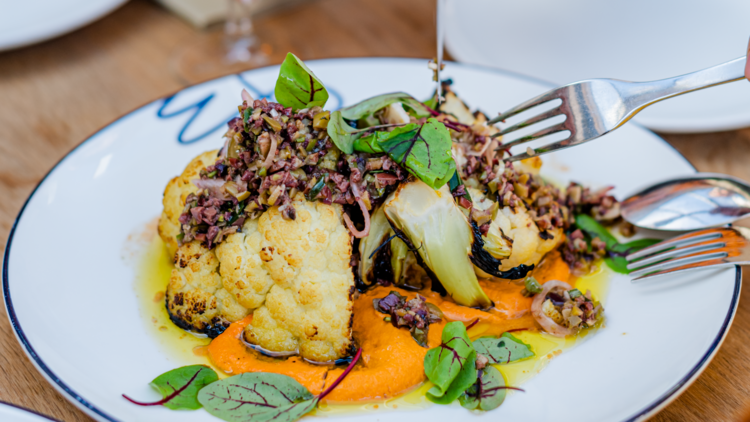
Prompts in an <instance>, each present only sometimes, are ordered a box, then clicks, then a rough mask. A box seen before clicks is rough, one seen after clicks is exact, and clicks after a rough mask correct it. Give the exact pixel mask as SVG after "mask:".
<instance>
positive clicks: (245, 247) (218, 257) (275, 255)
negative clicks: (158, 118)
mask: <svg viewBox="0 0 750 422" xmlns="http://www.w3.org/2000/svg"><path fill="white" fill-rule="evenodd" d="M215 160H216V152H215V151H212V152H208V153H204V154H201V155H199V156H198V157H196V158H195V159H193V160H192V161H191V162H190V164H189V165H188V166H187V168H186V169H185V171H184V172H183V173H182V174H181V175H180V176H178V177H175V178H174V179H172V180H171V181H170V182H169V184H168V185H167V188H166V190H165V192H164V201H163V203H164V211H163V213H162V216H161V219H160V221H159V226H158V227H159V235H160V236H161V238H162V239H163V240H164V243H165V245H166V247H167V249H168V250H169V252H170V253H172V250H174V263H175V267H174V269H173V270H172V273H171V276H170V280H169V284H168V285H167V291H166V307H167V311H168V312H169V315H170V318H171V319H172V321H173V322H174V323H175V324H176V325H177V326H179V327H181V328H183V329H186V330H191V331H195V332H199V333H205V334H207V335H208V336H209V337H216V336H217V335H219V334H221V333H222V332H223V331H224V329H226V327H228V326H229V324H231V323H232V322H235V321H238V320H240V319H242V318H244V317H246V316H247V315H249V314H251V313H252V314H253V319H252V322H251V324H250V325H248V326H247V328H246V330H245V332H244V337H245V340H246V341H247V342H249V343H252V344H255V345H258V346H260V347H261V348H262V349H265V350H268V351H272V352H298V353H299V355H300V356H302V357H304V358H306V359H309V360H312V361H320V362H326V361H331V360H335V359H338V358H341V357H344V356H346V355H347V354H348V352H349V351H350V350H351V346H352V340H351V319H352V295H353V291H354V274H353V272H352V269H351V266H350V262H351V254H352V240H351V235H350V234H349V231H348V229H347V228H346V226H345V225H344V223H343V220H342V213H343V210H342V208H341V206H340V205H338V204H332V205H327V204H324V203H321V202H309V201H307V200H306V199H305V197H304V195H303V194H302V193H298V194H297V195H296V196H295V198H293V206H294V207H295V209H296V210H297V216H296V219H294V220H287V219H284V218H283V217H282V213H281V211H280V210H279V207H277V206H275V207H271V208H270V209H268V210H267V211H266V212H264V213H263V214H262V215H261V216H260V217H259V218H256V219H248V220H247V221H246V222H245V223H244V225H243V227H242V230H241V231H238V232H237V233H233V234H230V235H229V236H227V238H226V239H225V240H224V241H223V242H221V243H220V244H219V245H217V246H216V247H215V248H214V249H212V250H209V249H208V248H207V247H206V246H204V245H203V244H202V243H201V242H200V241H197V240H194V241H191V242H187V243H184V244H182V245H180V244H179V242H178V241H177V235H178V234H179V233H180V223H179V217H180V214H181V213H182V210H183V209H184V205H185V198H186V197H187V196H188V195H189V194H190V193H194V192H197V190H198V189H197V188H196V186H195V185H194V184H193V183H191V180H193V179H196V178H198V177H199V172H200V170H201V169H202V168H205V167H206V166H208V165H210V164H213V162H214V161H215Z"/></svg>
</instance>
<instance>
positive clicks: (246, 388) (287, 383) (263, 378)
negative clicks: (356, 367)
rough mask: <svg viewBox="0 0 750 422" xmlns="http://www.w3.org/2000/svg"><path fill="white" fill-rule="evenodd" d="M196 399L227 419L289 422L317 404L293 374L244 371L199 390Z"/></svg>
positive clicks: (220, 416) (316, 400) (254, 421)
mask: <svg viewBox="0 0 750 422" xmlns="http://www.w3.org/2000/svg"><path fill="white" fill-rule="evenodd" d="M198 401H200V403H201V404H202V405H203V407H204V408H205V409H206V411H208V413H210V414H212V415H214V416H216V417H218V418H220V419H223V420H225V421H231V422H241V421H242V422H266V421H271V420H273V421H275V422H292V421H295V420H297V419H299V418H301V417H302V416H303V415H305V414H306V413H308V412H310V411H311V410H313V409H314V408H315V406H317V404H318V399H317V397H315V396H313V395H312V394H310V392H309V391H307V389H306V388H305V387H304V386H302V385H301V384H300V383H298V382H297V381H296V380H294V378H291V377H288V376H286V375H281V374H272V373H263V372H260V373H245V374H240V375H235V376H233V377H230V378H227V379H224V380H221V381H217V382H215V383H213V384H211V385H209V386H208V387H206V388H204V389H203V390H201V392H200V394H198Z"/></svg>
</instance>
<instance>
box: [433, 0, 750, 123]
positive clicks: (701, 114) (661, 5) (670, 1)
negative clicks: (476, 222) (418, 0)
mask: <svg viewBox="0 0 750 422" xmlns="http://www.w3.org/2000/svg"><path fill="white" fill-rule="evenodd" d="M448 10H449V13H448V14H447V19H446V47H447V48H448V50H449V51H450V53H451V55H452V56H453V57H454V58H455V59H456V60H458V61H461V62H467V63H475V64H481V65H486V66H493V67H499V68H502V69H507V70H511V71H514V72H519V73H523V74H526V75H529V76H534V77H537V78H540V79H542V80H546V81H550V82H553V83H555V84H557V85H562V84H566V83H570V82H575V81H579V80H582V79H590V78H616V79H624V80H631V81H648V80H653V79H662V78H669V77H673V76H677V75H681V74H684V73H689V72H693V71H696V70H700V69H703V68H706V67H710V66H713V65H717V64H720V63H724V62H726V61H729V60H732V59H735V58H737V57H740V56H743V55H745V52H746V47H747V42H748V37H750V29H748V28H749V27H748V24H747V23H748V18H749V17H750V2H749V1H747V0H713V1H705V0H681V1H676V0H631V1H628V2H623V1H619V0H565V1H559V0H525V1H498V0H460V1H459V0H451V3H450V5H449V8H448ZM636 121H637V122H639V123H641V124H643V125H645V126H647V127H649V128H651V129H654V130H659V131H664V132H674V133H681V132H710V131H719V130H730V129H737V128H741V127H745V126H750V82H744V81H740V82H734V83H731V84H727V85H724V86H719V87H715V88H711V89H706V90H703V91H700V92H694V93H690V94H687V95H684V96H681V97H678V98H673V99H670V100H668V101H664V102H662V103H659V104H656V105H654V106H651V107H649V108H647V109H646V110H645V111H643V112H641V113H640V114H638V116H637V117H636Z"/></svg>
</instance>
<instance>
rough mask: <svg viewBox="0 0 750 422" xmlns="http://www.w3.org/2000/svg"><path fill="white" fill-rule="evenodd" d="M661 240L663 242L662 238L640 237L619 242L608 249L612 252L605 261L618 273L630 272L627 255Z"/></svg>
mask: <svg viewBox="0 0 750 422" xmlns="http://www.w3.org/2000/svg"><path fill="white" fill-rule="evenodd" d="M659 242H661V240H660V239H638V240H634V241H632V242H628V243H618V244H616V245H614V246H613V247H612V248H608V249H607V251H608V252H610V254H609V256H607V257H606V258H604V262H605V263H606V264H607V266H608V267H609V268H611V269H612V270H613V271H615V272H617V273H620V274H630V270H628V261H627V260H626V259H625V256H627V255H628V254H630V253H633V252H635V251H639V250H641V249H643V248H645V247H648V246H651V245H655V244H657V243H659Z"/></svg>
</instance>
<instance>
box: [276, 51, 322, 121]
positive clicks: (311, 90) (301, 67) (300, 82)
mask: <svg viewBox="0 0 750 422" xmlns="http://www.w3.org/2000/svg"><path fill="white" fill-rule="evenodd" d="M274 94H276V101H278V102H279V104H281V105H283V106H284V107H291V108H292V109H294V110H300V109H303V108H310V107H314V106H320V107H323V106H324V105H325V104H326V101H328V91H327V90H326V87H325V86H323V83H322V82H320V79H318V78H317V76H315V74H314V73H313V72H312V70H310V69H309V68H308V67H307V66H305V64H304V63H303V62H302V60H300V59H299V57H297V56H295V55H294V54H292V53H287V55H286V59H284V63H282V64H281V68H280V69H279V78H278V79H277V80H276V88H275V89H274Z"/></svg>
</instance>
